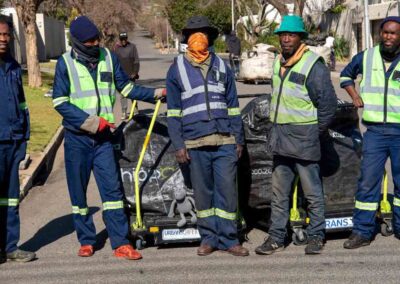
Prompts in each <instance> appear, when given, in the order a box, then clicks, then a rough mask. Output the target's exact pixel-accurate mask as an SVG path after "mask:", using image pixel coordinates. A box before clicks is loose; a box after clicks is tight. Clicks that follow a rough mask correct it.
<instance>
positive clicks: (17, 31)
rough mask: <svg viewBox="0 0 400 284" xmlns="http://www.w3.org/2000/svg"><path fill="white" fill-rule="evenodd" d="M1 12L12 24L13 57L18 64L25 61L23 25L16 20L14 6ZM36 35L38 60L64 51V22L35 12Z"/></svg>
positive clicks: (58, 54)
mask: <svg viewBox="0 0 400 284" xmlns="http://www.w3.org/2000/svg"><path fill="white" fill-rule="evenodd" d="M1 14H4V15H9V16H11V17H12V19H13V24H14V57H15V59H16V60H17V61H18V62H19V63H20V64H25V63H26V43H25V36H24V32H23V27H22V24H21V22H20V21H18V17H17V13H16V11H15V9H14V8H6V9H2V10H1ZM36 35H37V46H38V57H39V61H47V60H49V59H51V58H56V57H58V56H60V55H62V54H63V53H64V52H65V32H64V23H63V22H62V21H58V20H56V19H53V18H49V17H46V16H44V15H43V14H36Z"/></svg>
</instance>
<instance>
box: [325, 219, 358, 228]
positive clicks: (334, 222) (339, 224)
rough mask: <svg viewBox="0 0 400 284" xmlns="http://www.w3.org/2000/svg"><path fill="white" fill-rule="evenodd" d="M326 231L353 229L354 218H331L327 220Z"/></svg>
mask: <svg viewBox="0 0 400 284" xmlns="http://www.w3.org/2000/svg"><path fill="white" fill-rule="evenodd" d="M325 224H326V229H327V230H329V229H341V228H352V227H353V218H352V217H344V218H331V219H326V220H325Z"/></svg>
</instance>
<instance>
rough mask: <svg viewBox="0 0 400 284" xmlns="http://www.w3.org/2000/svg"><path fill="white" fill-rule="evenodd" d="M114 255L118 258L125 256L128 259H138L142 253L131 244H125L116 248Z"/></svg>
mask: <svg viewBox="0 0 400 284" xmlns="http://www.w3.org/2000/svg"><path fill="white" fill-rule="evenodd" d="M114 256H115V257H118V258H125V259H128V260H138V259H141V258H142V255H141V254H140V253H139V252H138V251H136V250H135V249H134V248H133V247H132V246H131V245H123V246H120V247H118V248H116V249H115V250H114Z"/></svg>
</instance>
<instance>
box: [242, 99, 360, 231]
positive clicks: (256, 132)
mask: <svg viewBox="0 0 400 284" xmlns="http://www.w3.org/2000/svg"><path fill="white" fill-rule="evenodd" d="M270 101H271V96H270V95H263V96H260V97H258V98H255V99H254V100H252V101H251V102H250V103H249V104H248V105H247V106H246V107H245V108H244V109H243V110H242V119H243V124H244V132H245V137H246V149H245V154H244V157H243V159H241V161H240V164H239V193H240V205H241V208H242V211H243V212H244V215H245V218H246V221H247V223H248V224H249V225H250V226H261V227H268V223H267V222H268V221H269V216H270V210H269V209H270V204H271V198H272V185H271V179H272V153H271V152H269V149H268V144H269V138H270V135H269V134H270V130H271V127H272V123H271V121H270V118H269V105H270ZM358 123H359V122H358V114H357V109H356V108H355V107H354V106H353V105H352V104H350V103H346V102H342V101H338V108H337V111H336V116H335V120H334V121H333V123H332V125H331V126H330V129H329V136H327V137H324V139H322V141H321V150H322V151H321V152H322V158H321V162H320V166H321V174H322V178H323V186H324V194H325V203H326V213H327V215H329V214H330V213H337V212H339V213H340V212H343V211H344V210H345V211H351V210H352V209H353V207H354V195H355V192H356V189H357V179H358V176H359V168H360V159H361V143H362V137H361V134H360V130H359V124H358Z"/></svg>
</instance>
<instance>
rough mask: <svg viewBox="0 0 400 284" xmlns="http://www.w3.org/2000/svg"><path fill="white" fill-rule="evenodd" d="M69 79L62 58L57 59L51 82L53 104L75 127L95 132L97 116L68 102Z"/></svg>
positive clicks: (98, 121)
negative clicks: (52, 81) (52, 82)
mask: <svg viewBox="0 0 400 284" xmlns="http://www.w3.org/2000/svg"><path fill="white" fill-rule="evenodd" d="M69 96H70V81H69V76H68V69H67V66H66V64H65V61H64V58H63V57H60V58H59V59H58V61H57V65H56V72H55V76H54V84H53V105H54V108H55V109H56V110H57V111H58V113H60V115H61V116H62V117H63V119H64V120H65V121H66V122H68V124H70V125H72V126H73V127H75V128H76V129H81V130H85V131H87V132H89V133H92V134H94V133H96V132H97V130H98V127H99V123H100V120H99V117H98V116H94V115H91V116H89V114H87V113H86V112H84V111H83V110H81V109H80V108H78V107H76V106H75V105H73V104H71V103H70V97H69Z"/></svg>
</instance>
